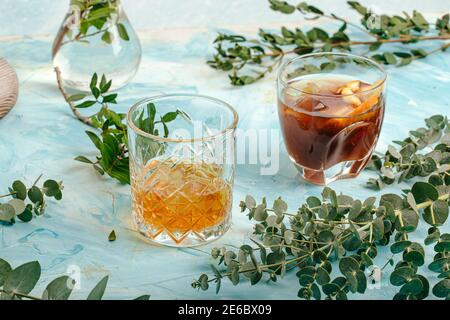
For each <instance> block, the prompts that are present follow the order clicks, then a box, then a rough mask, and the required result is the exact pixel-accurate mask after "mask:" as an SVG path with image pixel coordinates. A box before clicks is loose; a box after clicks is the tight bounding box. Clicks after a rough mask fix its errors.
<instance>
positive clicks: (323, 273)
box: [316, 267, 331, 286]
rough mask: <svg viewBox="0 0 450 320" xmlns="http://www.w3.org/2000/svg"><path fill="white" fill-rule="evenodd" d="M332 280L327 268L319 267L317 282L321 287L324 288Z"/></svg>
mask: <svg viewBox="0 0 450 320" xmlns="http://www.w3.org/2000/svg"><path fill="white" fill-rule="evenodd" d="M330 280H331V278H330V274H329V273H328V271H327V270H325V268H323V267H318V268H317V273H316V281H317V283H318V284H319V285H321V286H323V285H324V284H326V283H329V282H330Z"/></svg>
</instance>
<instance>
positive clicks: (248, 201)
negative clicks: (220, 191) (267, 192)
mask: <svg viewBox="0 0 450 320" xmlns="http://www.w3.org/2000/svg"><path fill="white" fill-rule="evenodd" d="M245 205H246V207H247V208H248V209H254V208H256V200H255V198H253V197H252V196H250V195H247V196H246V197H245Z"/></svg>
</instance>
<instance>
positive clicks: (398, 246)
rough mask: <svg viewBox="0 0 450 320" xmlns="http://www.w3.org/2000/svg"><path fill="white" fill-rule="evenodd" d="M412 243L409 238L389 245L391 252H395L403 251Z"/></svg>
mask: <svg viewBox="0 0 450 320" xmlns="http://www.w3.org/2000/svg"><path fill="white" fill-rule="evenodd" d="M411 244H412V242H411V241H409V240H403V241H397V242H395V243H393V244H392V245H391V252H392V253H393V254H397V253H400V252H403V251H404V250H405V249H406V248H408V247H409V246H410V245H411Z"/></svg>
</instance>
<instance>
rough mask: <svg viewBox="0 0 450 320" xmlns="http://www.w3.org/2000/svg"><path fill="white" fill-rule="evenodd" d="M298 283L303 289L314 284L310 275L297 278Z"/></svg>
mask: <svg viewBox="0 0 450 320" xmlns="http://www.w3.org/2000/svg"><path fill="white" fill-rule="evenodd" d="M298 282H299V283H300V285H301V286H303V287H307V286H309V285H310V284H311V283H313V282H314V278H313V277H312V276H310V275H307V274H303V275H301V276H300V277H299V278H298Z"/></svg>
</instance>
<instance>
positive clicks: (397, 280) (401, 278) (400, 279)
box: [390, 266, 414, 286]
mask: <svg viewBox="0 0 450 320" xmlns="http://www.w3.org/2000/svg"><path fill="white" fill-rule="evenodd" d="M413 275H414V269H412V268H411V267H407V266H405V267H400V268H397V269H395V270H394V271H393V272H392V273H391V276H390V282H391V284H392V285H394V286H401V285H403V284H405V283H406V282H407V281H408V279H409V278H411V277H412V276H413Z"/></svg>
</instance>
